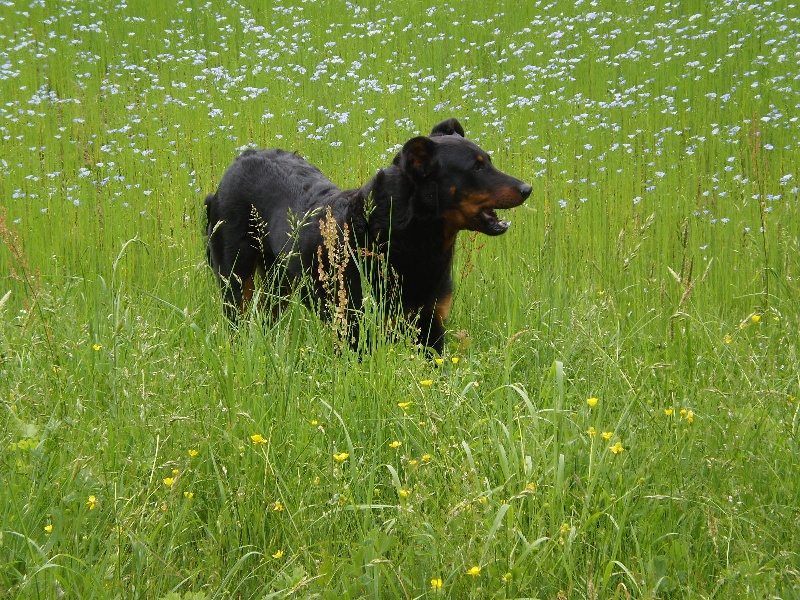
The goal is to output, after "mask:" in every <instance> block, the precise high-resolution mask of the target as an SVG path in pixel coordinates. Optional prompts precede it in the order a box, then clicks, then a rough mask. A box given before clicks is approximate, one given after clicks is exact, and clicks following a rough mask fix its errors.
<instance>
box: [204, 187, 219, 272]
mask: <svg viewBox="0 0 800 600" xmlns="http://www.w3.org/2000/svg"><path fill="white" fill-rule="evenodd" d="M206 219H207V223H206V258H207V259H208V264H210V265H212V266H213V264H214V263H213V261H212V258H211V234H213V233H214V229H216V227H217V223H219V201H218V200H217V195H216V194H215V193H214V194H208V195H207V196H206Z"/></svg>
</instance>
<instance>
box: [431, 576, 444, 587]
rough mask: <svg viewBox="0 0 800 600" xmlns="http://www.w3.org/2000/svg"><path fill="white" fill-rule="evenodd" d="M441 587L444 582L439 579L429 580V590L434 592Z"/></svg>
mask: <svg viewBox="0 0 800 600" xmlns="http://www.w3.org/2000/svg"><path fill="white" fill-rule="evenodd" d="M443 585H444V582H443V581H442V578H441V577H436V578H435V579H431V588H433V589H434V590H440V589H442V586H443Z"/></svg>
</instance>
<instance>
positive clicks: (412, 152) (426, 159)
mask: <svg viewBox="0 0 800 600" xmlns="http://www.w3.org/2000/svg"><path fill="white" fill-rule="evenodd" d="M395 163H396V164H397V165H398V166H399V167H400V168H401V169H402V170H403V171H405V172H406V173H408V174H409V175H411V176H412V177H414V178H415V179H422V178H425V177H427V176H428V175H430V174H432V173H433V172H434V171H436V168H437V165H438V160H437V157H436V143H435V142H434V141H433V140H432V139H431V138H428V137H424V136H419V137H415V138H412V139H410V140H408V141H407V142H406V144H405V146H403V149H402V150H401V151H400V154H398V155H397V158H396V159H395Z"/></svg>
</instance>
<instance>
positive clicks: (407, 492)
mask: <svg viewBox="0 0 800 600" xmlns="http://www.w3.org/2000/svg"><path fill="white" fill-rule="evenodd" d="M397 493H398V494H400V497H401V498H404V499H405V498H408V497H409V496H410V495H411V490H404V489H403V488H400V489H399V490H397Z"/></svg>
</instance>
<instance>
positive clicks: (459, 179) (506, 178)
mask: <svg viewBox="0 0 800 600" xmlns="http://www.w3.org/2000/svg"><path fill="white" fill-rule="evenodd" d="M395 164H396V165H397V166H399V167H400V168H401V169H402V170H403V171H404V172H405V173H406V174H407V175H408V176H409V177H410V178H411V179H413V180H414V182H415V184H416V185H417V186H418V189H419V192H420V193H419V196H420V199H421V201H422V203H423V204H424V205H425V206H424V209H425V210H428V211H435V212H436V213H437V214H438V215H440V216H441V217H442V218H444V220H445V228H446V229H447V231H448V232H449V233H450V234H452V236H455V234H456V233H457V232H458V231H461V230H465V229H466V230H471V231H479V232H481V233H485V234H487V235H500V234H502V233H505V232H506V230H507V229H508V227H509V225H510V223H509V222H508V221H504V220H502V219H500V218H499V217H498V216H497V213H496V212H495V211H496V210H497V209H505V208H513V207H515V206H519V205H520V204H522V203H523V202H524V201H525V199H526V198H527V197H528V196H529V195H530V193H531V186H530V185H528V184H527V183H525V182H523V181H520V180H519V179H516V178H515V177H512V176H511V175H508V174H506V173H503V172H502V171H499V170H498V169H496V168H495V167H494V165H493V164H492V159H491V158H490V157H489V155H488V154H487V153H486V152H485V151H484V150H482V149H481V148H480V147H479V146H478V145H477V144H474V143H473V142H470V141H469V140H467V139H466V138H465V137H464V128H463V127H462V126H461V124H460V123H459V122H458V121H457V120H456V119H448V120H446V121H442V122H441V123H439V124H438V125H436V126H435V127H434V128H433V130H432V131H431V135H430V136H429V137H424V136H420V137H415V138H413V139H411V140H409V141H408V142H406V144H405V145H404V146H403V149H402V150H401V151H400V153H399V154H398V155H397V158H396V159H395Z"/></svg>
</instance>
